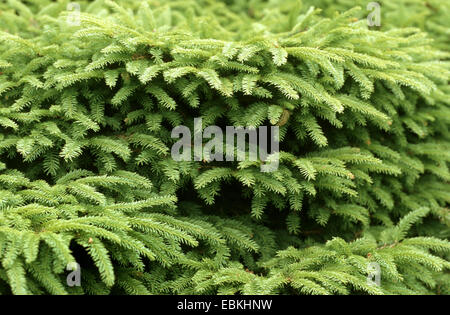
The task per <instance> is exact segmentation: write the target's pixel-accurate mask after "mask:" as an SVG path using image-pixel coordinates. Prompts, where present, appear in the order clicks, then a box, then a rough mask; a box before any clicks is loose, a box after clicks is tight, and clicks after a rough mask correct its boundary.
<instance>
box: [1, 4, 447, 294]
mask: <svg viewBox="0 0 450 315" xmlns="http://www.w3.org/2000/svg"><path fill="white" fill-rule="evenodd" d="M308 2H309V1H305V3H308ZM323 2H324V3H327V4H326V5H324V7H323V8H324V9H325V8H328V9H327V10H325V15H327V16H330V18H326V17H325V16H324V15H322V14H321V13H320V10H318V9H314V8H310V7H309V6H306V5H305V6H301V5H300V4H299V1H294V0H292V1H290V0H289V1H286V0H279V1H278V0H274V1H268V2H267V1H263V0H255V1H238V0H235V1H232V0H229V1H223V2H222V1H212V0H211V1H207V0H196V1H189V0H188V1H164V2H155V1H146V0H142V1H140V0H135V1H129V0H128V1H114V2H112V1H107V0H106V1H104V0H96V1H93V2H86V1H81V2H79V4H80V5H81V9H82V10H81V11H82V12H81V14H80V25H73V24H71V23H69V22H68V21H70V20H72V18H73V16H70V14H71V13H70V12H65V10H66V8H67V4H68V3H69V1H58V2H56V3H55V2H52V1H49V0H44V1H27V2H26V4H25V2H21V1H17V0H8V1H6V3H2V4H0V10H1V12H2V14H1V15H0V31H1V32H0V262H1V265H0V293H2V294H10V293H13V294H46V293H50V294H109V293H118V294H123V293H125V294H235V293H240V294H361V293H363V294H422V293H423V294H448V293H449V291H450V286H449V284H450V277H449V274H448V272H447V269H448V268H449V267H450V263H449V252H450V243H449V242H448V237H449V236H450V233H449V231H450V229H449V224H450V217H449V210H448V203H449V201H450V185H449V181H450V172H449V169H448V165H449V164H448V163H449V161H450V136H449V123H450V108H449V103H450V102H449V99H450V98H449V95H450V89H449V85H448V80H449V76H450V63H449V62H448V59H449V56H450V55H449V53H448V51H449V49H448V48H449V46H448V45H449V43H448V40H447V41H446V40H445V38H446V37H445V36H443V35H444V33H445V32H448V25H447V26H446V24H445V23H448V22H444V21H441V19H440V18H434V20H433V21H430V23H427V24H426V25H412V24H411V23H409V22H408V21H407V20H402V19H401V18H399V16H401V15H400V13H401V12H400V11H398V12H397V11H396V12H397V14H394V13H391V16H393V17H392V18H390V14H389V12H384V11H383V19H382V23H386V25H383V26H382V27H381V29H380V30H378V29H376V28H374V29H372V28H369V27H368V26H367V22H366V20H365V18H364V12H365V2H363V1H361V7H362V10H361V8H354V9H350V8H351V7H352V6H347V5H346V3H345V1H337V2H336V3H333V4H328V2H329V1H323ZM405 2H406V0H405ZM416 2H419V1H416ZM30 3H32V4H30ZM313 5H314V6H316V7H317V6H319V5H318V4H313ZM334 6H336V8H334ZM431 6H432V8H434V9H436V10H438V9H437V7H436V6H433V4H431ZM414 8H415V9H414V10H411V14H415V13H414V12H416V13H417V12H418V13H417V14H419V13H420V12H422V9H423V7H422V6H419V5H417V6H416V7H414ZM342 9H344V10H347V9H350V10H349V11H346V12H344V13H341V14H335V12H334V11H335V10H342ZM447 9H448V6H444V7H443V9H442V10H444V11H442V12H443V13H440V14H442V15H444V17H443V19H444V18H445V12H447V13H448V11H445V10H447ZM383 10H384V9H383ZM386 10H387V9H386ZM391 10H395V9H391ZM397 10H401V9H398V8H397ZM404 10H406V9H403V11H404ZM415 10H416V11H415ZM403 11H402V12H403ZM403 13H404V14H405V15H407V14H408V13H407V12H406V11H404V12H403ZM394 16H395V18H394ZM356 17H357V18H356ZM396 26H401V27H407V28H396ZM408 26H416V27H417V26H419V27H420V28H422V29H423V30H424V31H427V32H429V33H430V34H429V35H428V34H426V33H423V32H422V31H421V30H420V29H419V28H411V27H408ZM433 39H436V40H435V41H433ZM447 39H448V37H447ZM195 117H201V118H202V119H203V127H207V126H211V125H218V126H221V127H225V126H231V125H234V126H253V127H259V126H270V125H278V126H280V138H281V144H280V151H281V152H280V167H279V169H278V170H277V171H276V172H273V173H262V172H261V171H260V166H261V164H263V163H264V162H262V161H257V162H250V161H243V162H210V163H208V162H207V161H201V162H194V161H192V162H176V161H175V160H173V159H172V157H171V155H170V149H171V146H172V144H173V143H174V142H175V140H174V139H172V138H171V130H172V128H174V127H176V126H179V125H186V126H189V127H190V128H192V127H193V120H194V118H195ZM72 262H77V263H79V264H80V265H81V274H82V279H81V287H69V286H68V285H67V283H66V276H67V274H68V273H69V272H68V271H67V270H66V266H67V264H69V263H72ZM372 262H376V263H378V264H379V265H380V267H381V286H379V287H378V286H371V285H369V284H368V283H367V276H368V269H367V266H368V265H369V264H370V263H372Z"/></svg>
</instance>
